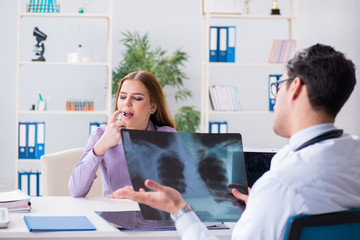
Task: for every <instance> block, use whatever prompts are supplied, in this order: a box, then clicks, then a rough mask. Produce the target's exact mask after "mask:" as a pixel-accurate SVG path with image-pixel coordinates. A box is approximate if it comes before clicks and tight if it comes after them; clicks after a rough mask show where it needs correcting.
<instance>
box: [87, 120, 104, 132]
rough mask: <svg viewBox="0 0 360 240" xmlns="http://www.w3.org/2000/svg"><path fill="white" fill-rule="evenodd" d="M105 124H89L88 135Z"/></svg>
mask: <svg viewBox="0 0 360 240" xmlns="http://www.w3.org/2000/svg"><path fill="white" fill-rule="evenodd" d="M106 124H107V122H102V123H99V122H90V124H89V135H91V133H93V132H94V131H96V129H97V128H98V127H100V126H103V125H106Z"/></svg>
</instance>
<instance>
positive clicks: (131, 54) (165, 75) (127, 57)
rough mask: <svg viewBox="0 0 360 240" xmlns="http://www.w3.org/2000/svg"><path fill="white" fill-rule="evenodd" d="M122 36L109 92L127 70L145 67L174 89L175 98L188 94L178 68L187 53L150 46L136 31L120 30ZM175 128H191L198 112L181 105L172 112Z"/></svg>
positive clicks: (181, 130)
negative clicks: (167, 51)
mask: <svg viewBox="0 0 360 240" xmlns="http://www.w3.org/2000/svg"><path fill="white" fill-rule="evenodd" d="M123 35H124V39H122V40H120V42H122V43H123V44H124V46H125V47H126V51H125V52H124V53H122V55H123V60H122V61H121V62H120V63H119V65H118V67H116V68H115V69H114V70H113V73H112V93H113V96H115V94H116V90H117V88H118V86H119V82H120V81H121V79H122V78H123V77H125V76H126V75H127V74H128V73H130V72H134V71H140V70H144V71H148V72H151V73H152V74H154V75H155V76H156V78H157V79H158V80H159V83H160V85H161V87H162V88H164V87H165V86H169V87H173V88H175V89H176V91H175V94H174V97H175V100H176V102H178V101H179V100H185V99H187V98H188V97H191V91H189V90H188V89H186V88H185V87H184V84H183V80H184V79H187V77H186V75H185V73H184V72H183V71H182V70H181V67H182V66H183V65H184V62H185V61H187V58H188V56H187V54H186V53H185V52H183V51H181V50H176V51H175V52H174V53H173V54H172V55H170V56H166V51H165V50H162V49H161V48H160V47H158V48H156V49H155V50H151V49H150V42H149V38H148V34H145V35H144V36H140V34H139V33H137V32H135V33H131V32H129V31H128V32H126V33H123ZM174 119H175V122H176V128H177V131H179V132H195V131H196V130H197V128H198V126H199V124H200V113H199V112H198V111H196V110H194V107H193V106H184V107H181V108H180V109H178V112H177V113H176V114H175V117H174Z"/></svg>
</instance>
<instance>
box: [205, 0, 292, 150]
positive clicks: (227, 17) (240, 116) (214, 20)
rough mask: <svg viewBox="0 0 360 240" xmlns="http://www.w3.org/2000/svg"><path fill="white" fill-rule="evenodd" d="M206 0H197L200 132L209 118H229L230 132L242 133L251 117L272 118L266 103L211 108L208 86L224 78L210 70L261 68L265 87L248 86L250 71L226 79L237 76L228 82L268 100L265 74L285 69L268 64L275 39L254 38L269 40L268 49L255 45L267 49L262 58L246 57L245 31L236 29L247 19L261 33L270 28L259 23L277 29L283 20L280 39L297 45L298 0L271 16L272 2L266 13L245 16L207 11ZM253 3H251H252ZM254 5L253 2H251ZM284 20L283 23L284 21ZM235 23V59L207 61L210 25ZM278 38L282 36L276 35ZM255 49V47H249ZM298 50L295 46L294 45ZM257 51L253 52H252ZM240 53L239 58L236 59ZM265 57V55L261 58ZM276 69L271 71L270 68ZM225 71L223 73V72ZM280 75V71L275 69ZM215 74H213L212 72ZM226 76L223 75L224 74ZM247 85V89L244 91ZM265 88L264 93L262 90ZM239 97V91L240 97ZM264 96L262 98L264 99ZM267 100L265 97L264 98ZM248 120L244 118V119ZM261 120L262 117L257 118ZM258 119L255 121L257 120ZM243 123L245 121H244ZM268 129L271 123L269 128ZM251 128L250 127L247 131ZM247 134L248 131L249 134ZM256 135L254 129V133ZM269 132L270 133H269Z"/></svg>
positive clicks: (233, 24)
mask: <svg viewBox="0 0 360 240" xmlns="http://www.w3.org/2000/svg"><path fill="white" fill-rule="evenodd" d="M205 1H208V0H200V2H201V15H202V37H203V38H202V47H203V48H202V82H201V96H202V98H201V99H202V102H201V131H202V132H208V129H209V121H224V120H226V121H228V120H230V121H232V122H233V123H229V131H230V132H240V133H242V134H243V131H245V132H246V130H244V128H248V127H249V126H250V124H251V121H252V120H251V119H252V118H257V119H259V118H263V119H264V121H268V120H269V119H270V120H271V119H272V118H273V112H271V111H269V110H268V107H266V106H268V102H265V103H261V104H257V105H256V106H259V105H261V106H263V107H255V108H253V107H246V105H247V103H246V102H242V99H240V100H241V105H242V108H243V110H242V111H214V110H212V109H211V105H210V100H209V86H211V85H213V84H223V82H224V81H223V80H224V79H217V77H214V74H213V73H212V71H213V70H214V69H215V70H216V71H219V72H221V71H223V72H224V71H228V70H229V71H234V70H235V71H238V72H239V75H240V74H241V73H242V72H244V71H247V72H252V73H256V72H258V71H259V70H260V69H261V70H262V71H267V75H266V76H264V78H265V79H262V80H264V81H263V82H261V83H259V84H258V86H259V85H260V84H266V88H265V86H261V89H260V90H256V89H255V90H254V87H253V88H250V87H249V86H248V83H250V82H252V84H254V82H255V81H257V79H253V78H255V77H254V76H252V75H251V74H248V75H246V79H248V80H246V81H242V80H239V77H238V76H234V75H231V76H229V75H226V76H227V77H228V78H232V77H233V78H236V80H233V82H231V85H234V86H237V87H238V89H241V90H243V91H248V94H254V96H253V98H254V101H262V100H263V99H262V100H258V99H256V94H257V93H256V92H255V91H262V92H263V94H266V99H268V95H267V93H268V86H267V83H268V82H267V81H268V79H267V78H268V75H269V74H274V72H273V71H276V72H278V71H279V70H278V69H279V68H284V66H285V64H283V63H268V57H269V54H270V51H271V45H272V43H273V40H276V38H271V37H267V38H264V39H261V40H259V38H258V39H256V41H268V42H267V45H268V46H270V47H269V49H263V48H258V49H256V48H255V50H256V51H263V52H266V53H264V54H263V56H262V57H261V59H260V60H259V59H255V60H254V59H246V57H248V56H249V55H251V54H249V53H247V52H246V51H250V50H248V49H246V48H245V49H244V48H241V50H240V47H243V46H242V45H241V44H244V42H243V38H244V37H245V36H244V35H245V34H244V32H241V33H238V31H239V32H240V31H243V29H244V28H243V27H244V24H243V25H242V23H244V22H245V21H246V24H247V25H251V24H253V23H256V24H258V25H260V26H259V27H257V28H254V29H251V31H250V34H254V32H255V31H256V33H257V34H261V32H262V31H264V32H266V31H269V29H265V28H266V27H265V26H264V27H262V26H261V23H268V24H269V22H271V24H272V26H274V29H276V28H277V27H276V26H277V24H278V23H279V22H282V23H283V24H282V25H280V27H278V29H280V28H281V31H282V32H286V31H287V34H283V33H282V35H284V37H283V39H286V38H287V39H294V40H296V44H297V43H298V30H297V29H298V26H297V25H298V0H288V6H287V11H284V12H282V14H283V15H270V10H271V5H270V6H269V9H268V10H269V15H250V14H249V15H246V14H240V13H239V14H238V13H236V14H229V13H209V12H205V11H204V5H205V4H209V1H208V2H205ZM251 4H252V2H251ZM254 4H255V3H254ZM284 22H285V23H284ZM213 25H215V26H235V27H236V32H237V34H236V36H237V37H236V46H235V62H234V63H227V62H209V27H210V26H213ZM246 27H248V26H245V29H247V30H245V31H248V29H249V28H246ZM278 39H281V38H278ZM248 44H249V46H248V48H249V49H250V48H251V47H253V46H252V45H253V44H254V45H255V44H256V43H252V42H250V43H248ZM252 49H253V50H254V47H253V48H252ZM296 49H297V46H296ZM255 54H256V53H254V55H255ZM239 56H240V59H239ZM264 56H266V57H267V58H264ZM244 58H245V59H244ZM274 68H275V69H277V70H273V69H274ZM224 73H225V72H224ZM278 73H279V74H281V73H282V72H278ZM215 75H216V74H215ZM224 78H226V77H224ZM246 88H248V90H245V89H246ZM264 89H265V90H266V91H265V92H264V91H263V90H264ZM241 97H242V95H241V93H240V98H241ZM266 99H265V100H266ZM267 101H268V100H267ZM244 119H247V120H244ZM246 121H247V123H248V124H247V125H248V126H244V123H245V122H246ZM234 122H236V123H239V125H241V127H240V128H236V127H235V126H234ZM259 122H261V120H259ZM259 122H258V123H259ZM245 124H246V123H245ZM269 130H270V131H271V126H270V128H269ZM249 131H250V130H249ZM249 134H250V133H248V135H249ZM254 134H255V132H254ZM270 134H271V132H270ZM250 145H251V144H250Z"/></svg>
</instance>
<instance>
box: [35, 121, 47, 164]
mask: <svg viewBox="0 0 360 240" xmlns="http://www.w3.org/2000/svg"><path fill="white" fill-rule="evenodd" d="M35 139H36V142H35V146H36V150H35V158H36V159H40V157H41V156H42V155H44V153H45V122H37V123H36V136H35Z"/></svg>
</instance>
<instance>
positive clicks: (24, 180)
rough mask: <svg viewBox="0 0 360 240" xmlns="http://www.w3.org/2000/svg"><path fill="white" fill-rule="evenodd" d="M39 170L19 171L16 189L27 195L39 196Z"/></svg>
mask: <svg viewBox="0 0 360 240" xmlns="http://www.w3.org/2000/svg"><path fill="white" fill-rule="evenodd" d="M40 174H41V173H40V172H32V171H21V172H20V171H19V172H18V189H20V190H21V191H22V192H24V193H25V194H27V195H29V196H33V197H39V196H40Z"/></svg>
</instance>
